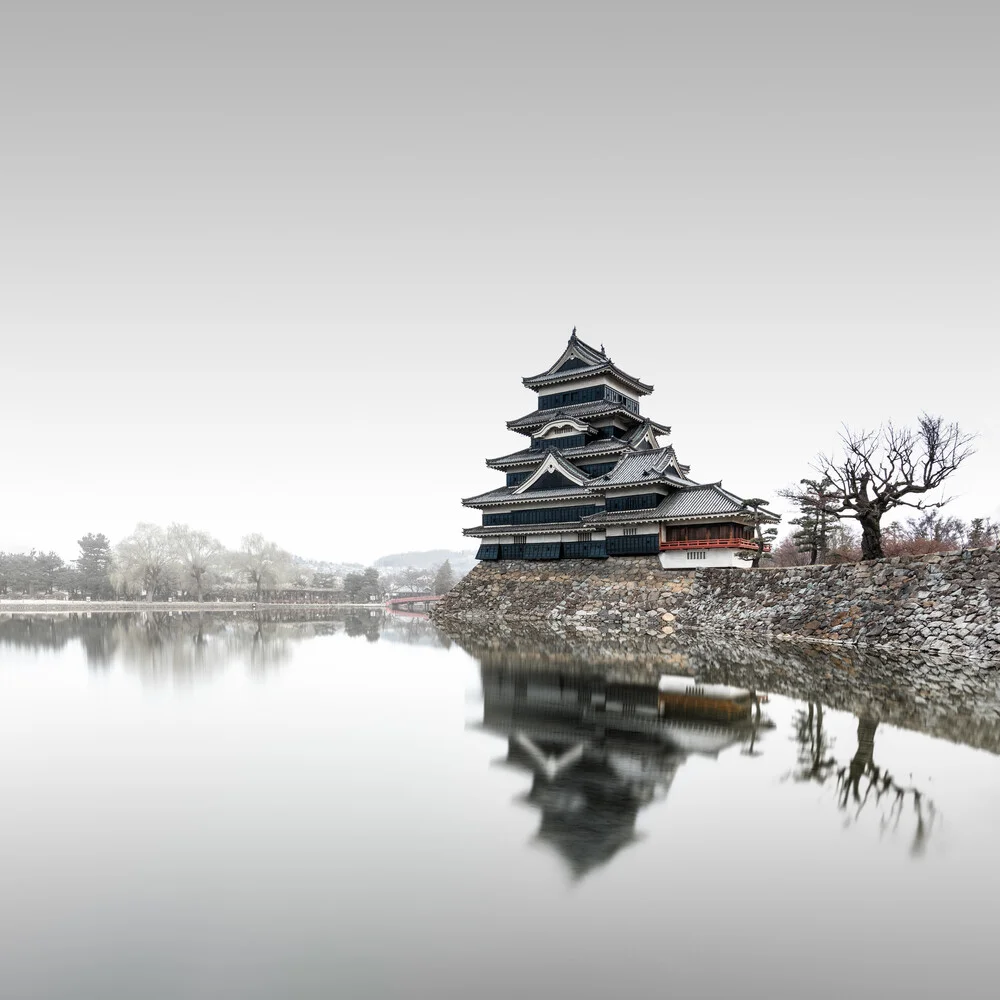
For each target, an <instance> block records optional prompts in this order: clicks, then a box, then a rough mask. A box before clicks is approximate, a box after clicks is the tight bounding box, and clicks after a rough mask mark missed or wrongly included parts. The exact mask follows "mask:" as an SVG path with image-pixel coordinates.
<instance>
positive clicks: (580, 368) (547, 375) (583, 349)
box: [521, 328, 653, 396]
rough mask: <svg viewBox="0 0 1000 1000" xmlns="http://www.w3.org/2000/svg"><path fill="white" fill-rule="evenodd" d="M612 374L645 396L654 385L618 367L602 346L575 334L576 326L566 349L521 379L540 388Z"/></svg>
mask: <svg viewBox="0 0 1000 1000" xmlns="http://www.w3.org/2000/svg"><path fill="white" fill-rule="evenodd" d="M602 374H608V375H613V376H614V377H615V379H616V380H617V381H618V382H621V383H622V384H623V385H626V386H628V387H629V388H630V389H631V390H632V391H633V392H634V393H635V394H636V395H637V396H647V395H649V393H651V392H652V391H653V387H652V386H651V385H648V384H647V383H645V382H641V381H640V380H639V379H637V378H636V377H635V376H634V375H629V374H628V372H625V371H623V370H622V369H621V368H619V367H618V366H617V365H616V364H615V363H614V362H613V361H612V360H611V358H609V357H608V356H607V354H605V352H604V347H603V345H602V346H601V349H600V350H598V349H597V348H596V347H591V346H590V344H588V343H586V342H585V341H582V340H581V339H580V338H579V337H578V336H577V335H576V329H575V328H574V329H573V334H572V336H571V337H570V338H569V342H568V343H567V345H566V349H565V350H564V351H563V352H562V354H561V355H559V357H558V358H557V359H556V361H555V363H554V364H552V365H551V366H550V367H549V368H547V369H546V370H545V371H544V372H540V373H539V374H538V375H529V376H528V377H527V378H523V379H522V380H521V381H522V382H523V383H524V385H526V386H528V388H530V389H536V390H537V389H543V388H545V387H547V386H550V385H557V384H559V383H561V382H570V381H575V380H578V379H581V378H588V377H590V376H593V375H602Z"/></svg>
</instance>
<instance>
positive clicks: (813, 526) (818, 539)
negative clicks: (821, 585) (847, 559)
mask: <svg viewBox="0 0 1000 1000" xmlns="http://www.w3.org/2000/svg"><path fill="white" fill-rule="evenodd" d="M799 482H800V483H801V485H802V489H800V490H782V491H781V494H780V495H781V496H783V497H785V498H786V499H788V500H792V501H793V502H794V503H795V505H796V506H797V507H798V508H799V510H800V511H801V513H800V515H799V516H798V517H797V518H795V519H794V520H792V521H789V522H788V523H789V524H794V525H795V526H796V527H797V528H798V531H796V532H795V533H794V534H793V535H792V540H793V541H794V542H795V547H796V549H798V551H799V552H808V553H809V565H810V566H814V565H815V564H816V563H817V562H818V561H819V558H820V556H821V555H822V556H824V557H825V556H826V553H827V552H828V551H829V549H830V536H831V533H832V532H833V529H834V526H835V525H836V524H837V518H836V517H834V515H833V514H831V513H829V511H828V509H827V508H828V507H829V505H830V504H831V503H832V502H833V499H834V497H835V494H834V493H833V492H832V491H833V483H832V482H831V481H830V480H829V479H820V480H816V479H801V480H799Z"/></svg>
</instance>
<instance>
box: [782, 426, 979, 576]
mask: <svg viewBox="0 0 1000 1000" xmlns="http://www.w3.org/2000/svg"><path fill="white" fill-rule="evenodd" d="M973 437H974V435H971V434H964V433H963V432H962V431H961V430H960V428H959V426H958V424H946V423H944V421H943V419H942V418H941V417H932V416H929V415H928V414H926V413H925V414H923V415H921V417H920V420H919V426H918V429H917V430H915V431H914V430H911V429H910V428H900V427H896V426H894V425H893V424H892V423H888V424H886V425H885V426H884V427H880V428H879V429H878V430H875V431H851V430H849V429H848V428H845V429H844V431H843V433H842V434H841V436H840V439H841V442H842V443H843V446H844V454H843V456H842V457H841V458H837V459H834V458H831V457H829V456H827V455H821V456H820V457H819V458H818V459H817V461H816V465H815V468H816V471H817V472H818V473H819V475H820V477H821V478H822V479H828V480H829V481H830V483H831V486H830V487H829V489H828V490H827V491H826V492H825V495H824V496H818V495H816V494H813V493H811V492H809V491H805V492H802V493H798V494H794V495H792V496H791V497H790V498H791V499H793V500H794V501H795V502H796V503H797V504H799V506H800V507H801V508H803V509H805V508H806V507H810V508H811V509H813V510H816V511H824V512H825V513H827V514H831V515H833V516H834V517H852V518H855V519H856V520H857V521H858V522H859V523H860V525H861V558H862V559H881V558H882V555H883V553H882V518H883V516H884V515H885V514H886V512H887V511H890V510H893V509H894V508H896V507H912V508H914V509H916V510H928V509H930V508H935V507H943V506H944V505H945V504H946V503H948V502H949V501H950V500H951V498H950V497H945V498H942V499H940V500H931V499H930V498H929V497H928V496H927V494H929V493H931V492H933V491H934V490H937V489H939V488H940V487H941V485H942V484H943V483H944V481H945V480H946V479H947V478H948V477H949V476H950V475H951V474H952V473H953V472H954V471H955V470H956V469H957V468H958V467H959V466H960V465H961V464H962V463H963V462H964V461H965V460H966V459H967V458H968V457H969V456H970V455H972V454H973V448H972V441H973Z"/></svg>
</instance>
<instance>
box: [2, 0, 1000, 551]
mask: <svg viewBox="0 0 1000 1000" xmlns="http://www.w3.org/2000/svg"><path fill="white" fill-rule="evenodd" d="M156 6H158V7H159V8H160V12H159V13H149V12H143V11H144V10H149V9H152V10H155V7H156ZM822 6H825V7H826V8H828V9H827V12H826V13H823V14H819V13H811V12H810V10H811V6H810V5H809V4H803V3H790V4H785V3H769V4H764V5H753V9H752V10H751V9H750V8H751V5H748V4H746V3H732V4H724V3H711V2H705V3H699V4H670V3H657V4H649V5H629V4H624V3H615V4H607V5H600V6H598V5H588V4H579V3H574V4H568V3H565V4H559V5H546V4H542V3H531V4H526V5H519V4H510V3H508V4H503V5H496V4H495V5H492V6H491V7H490V8H488V9H484V11H485V12H483V13H474V12H472V11H473V7H471V6H470V5H468V4H461V5H452V4H445V3H441V4H434V5H431V6H424V7H421V8H420V9H419V10H418V9H416V7H415V5H412V4H404V5H400V6H399V7H398V8H397V9H393V8H392V7H391V6H389V5H373V4H368V3H366V4H363V5H362V4H358V5H356V7H354V8H353V9H352V8H351V7H350V6H348V5H337V4H325V5H322V7H323V9H322V10H321V11H320V12H318V13H311V12H310V9H309V8H308V7H303V6H301V5H299V6H296V5H295V4H290V3H282V4H277V3H273V4H265V3H239V4H236V3H229V4H218V3H207V2H202V3H198V4H195V5H190V6H187V5H185V4H183V3H172V4H169V5H168V4H165V3H161V4H158V5H155V6H154V7H152V8H148V9H147V8H144V7H143V6H142V5H141V4H135V3H129V4H117V3H101V4H96V5H93V4H87V5H79V4H76V3H66V4H64V5H62V6H60V5H59V4H50V3H44V2H42V3H30V4H29V3H7V4H5V5H4V6H3V12H2V13H0V120H2V121H3V123H4V124H3V129H2V131H0V347H2V355H0V366H2V381H0V396H2V398H0V442H2V446H3V462H2V463H0V549H8V550H9V549H20V548H26V547H30V546H36V547H39V548H46V549H48V548H55V549H56V550H58V551H59V552H61V553H62V554H63V555H64V556H66V557H71V556H73V555H75V551H76V546H75V540H76V539H77V538H78V537H80V535H82V534H84V533H85V532H87V531H104V532H105V533H107V534H108V535H110V536H111V537H112V538H113V539H115V540H117V539H118V538H120V537H121V536H123V535H124V534H126V533H127V532H128V531H129V530H130V529H131V528H132V526H133V525H134V523H135V522H136V521H138V520H151V521H158V522H161V523H166V522H169V521H171V520H179V521H187V522H189V523H191V524H194V525H198V526H202V527H205V528H208V529H210V530H212V531H213V532H214V533H216V534H217V535H218V536H219V537H220V538H222V540H223V541H225V542H227V543H228V544H231V545H235V544H237V543H238V540H239V537H240V536H241V535H242V534H244V533H246V532H248V531H253V530H259V531H262V532H264V533H265V534H266V535H268V536H270V537H272V538H273V539H275V540H276V541H278V542H279V543H280V544H282V545H284V546H285V547H287V548H289V549H291V550H293V551H295V552H298V553H301V554H304V555H305V554H308V555H314V556H317V557H321V558H329V559H356V560H361V561H368V560H371V559H374V558H375V557H377V556H379V555H381V554H384V553H387V552H391V551H398V550H401V549H421V548H431V547H439V546H446V547H458V548H462V547H470V545H471V543H470V542H469V541H467V540H465V539H463V538H462V536H461V528H462V527H463V526H467V525H470V524H473V523H475V522H476V520H477V514H476V512H475V511H468V510H464V509H463V508H462V507H461V506H460V505H459V498H460V497H462V496H468V495H470V494H473V493H477V492H480V491H481V490H484V489H488V488H490V487H492V486H494V485H500V484H501V482H502V478H501V477H500V475H499V474H498V473H495V472H491V471H490V470H488V469H486V468H485V467H484V465H483V460H484V459H485V458H486V457H487V456H492V455H498V454H503V453H505V452H508V451H512V450H514V449H515V448H517V447H518V446H519V442H521V441H523V440H524V439H523V438H519V437H518V436H516V435H513V434H511V433H510V432H508V431H507V430H506V429H505V427H504V421H505V420H508V419H511V418H513V417H516V416H520V415H521V414H523V413H526V412H528V411H529V410H530V409H532V408H533V399H534V395H533V394H532V393H530V392H529V391H528V390H526V389H524V388H523V387H522V386H521V385H520V377H521V376H522V375H528V374H534V373H536V372H538V371H540V370H542V369H543V368H545V367H546V366H547V365H548V364H550V363H551V362H552V361H553V360H554V359H555V358H556V357H557V356H558V354H559V353H560V351H561V350H562V348H563V346H564V345H565V341H566V338H567V337H568V335H569V332H570V330H571V328H572V327H573V326H576V327H578V330H579V333H580V335H581V336H582V337H584V338H585V339H587V340H589V341H591V342H592V343H595V344H600V343H603V344H604V345H605V346H606V348H607V350H608V353H609V354H611V355H612V357H613V358H614V359H615V360H616V361H618V362H619V363H620V364H621V365H622V366H623V367H624V368H626V370H628V371H630V372H632V373H633V374H635V375H638V376H640V377H641V378H643V379H645V380H647V381H651V382H653V383H654V384H655V385H656V392H655V393H654V395H653V396H652V397H651V398H650V399H649V400H648V401H644V410H645V411H646V412H647V413H649V414H650V415H651V416H654V417H655V418H657V419H658V420H661V421H662V422H664V423H667V424H670V425H671V426H672V427H673V429H674V433H673V436H672V442H673V444H674V445H675V447H676V448H677V451H678V454H679V456H680V458H681V460H682V461H685V462H688V463H690V465H691V467H692V475H693V476H694V477H695V478H698V479H701V480H704V481H709V480H716V479H720V478H721V479H722V480H723V481H724V483H725V485H726V486H727V487H728V488H730V489H732V490H734V491H735V492H737V493H741V494H742V495H744V496H749V495H759V496H765V497H773V496H774V494H775V491H776V490H777V489H779V488H781V487H782V486H785V485H788V484H790V483H793V482H794V481H796V480H797V479H798V478H800V477H801V476H802V475H804V474H807V473H808V471H809V469H808V463H809V461H810V459H811V457H812V456H813V455H814V454H815V453H816V452H817V451H819V450H823V449H828V448H830V447H832V446H833V445H834V443H835V441H836V436H837V431H838V427H839V426H840V424H841V423H842V422H844V421H847V422H849V423H851V424H853V425H856V426H870V425H873V424H876V423H878V422H879V421H880V420H883V419H885V418H893V419H895V420H897V421H901V422H906V421H912V420H913V419H914V418H915V417H916V415H917V414H918V413H919V412H920V411H921V410H922V409H928V410H930V411H932V412H938V413H942V414H944V415H945V416H946V417H947V418H949V419H954V420H958V421H959V422H960V423H961V424H962V425H963V427H966V428H968V429H969V430H975V431H978V432H979V434H980V439H979V443H978V447H979V454H978V455H977V456H976V458H975V459H973V460H972V461H971V462H970V463H969V464H968V466H967V468H964V469H963V470H962V471H961V472H960V474H959V475H958V476H956V477H955V479H954V481H953V482H954V489H955V491H956V492H957V493H959V494H960V497H959V499H958V500H956V502H955V503H954V505H953V508H951V510H952V512H953V513H955V514H958V515H960V516H963V517H972V516H976V515H993V516H997V515H998V514H1000V472H998V461H1000V407H998V405H997V401H996V386H997V376H998V371H1000V365H998V361H1000V348H998V346H997V331H998V326H1000V323H998V321H1000V290H998V287H997V273H998V271H997V262H998V259H1000V253H998V251H1000V246H998V243H1000V212H998V182H997V178H998V177H1000V114H998V108H1000V69H998V66H1000V60H998V58H997V52H998V43H1000V17H998V14H997V13H996V11H997V8H996V7H995V6H994V5H992V4H986V3H982V4H979V3H977V4H962V3H955V2H951V3H940V4H920V3H907V4H899V5H887V4H879V3H864V4H851V3H842V4H837V5H830V4H824V5H822ZM817 9H818V8H817Z"/></svg>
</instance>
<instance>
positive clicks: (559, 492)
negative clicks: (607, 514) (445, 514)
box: [462, 485, 599, 507]
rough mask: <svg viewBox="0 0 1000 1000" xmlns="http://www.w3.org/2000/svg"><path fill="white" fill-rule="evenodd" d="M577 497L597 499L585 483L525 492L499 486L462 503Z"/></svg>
mask: <svg viewBox="0 0 1000 1000" xmlns="http://www.w3.org/2000/svg"><path fill="white" fill-rule="evenodd" d="M577 497H579V498H581V499H583V500H591V501H596V500H598V499H599V497H595V496H594V493H593V491H592V490H590V489H588V487H587V486H586V485H583V486H564V487H560V488H559V489H554V490H530V491H529V492H527V493H518V492H517V487H511V486H501V487H500V488H499V489H495V490H490V491H489V492H488V493H480V494H479V495H478V496H474V497H466V499H464V500H463V501H462V504H463V505H464V506H466V507H493V506H496V505H498V504H510V503H531V502H532V501H534V500H573V499H576V498H577Z"/></svg>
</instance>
